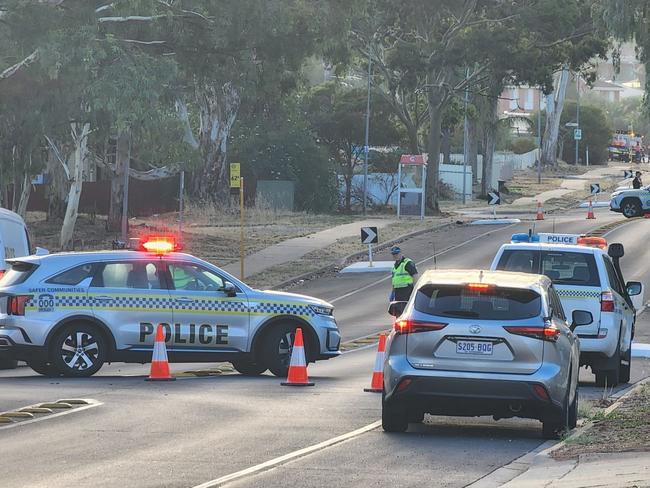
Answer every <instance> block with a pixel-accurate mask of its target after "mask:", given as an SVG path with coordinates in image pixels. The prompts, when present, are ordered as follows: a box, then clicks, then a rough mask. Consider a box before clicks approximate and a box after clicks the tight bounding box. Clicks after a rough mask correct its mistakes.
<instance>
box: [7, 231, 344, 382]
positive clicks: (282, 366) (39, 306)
mask: <svg viewBox="0 0 650 488" xmlns="http://www.w3.org/2000/svg"><path fill="white" fill-rule="evenodd" d="M178 249H179V246H178V245H177V244H176V243H175V242H174V240H173V239H170V238H166V237H151V238H148V239H145V240H143V241H141V242H140V244H139V247H138V250H117V251H106V252H72V253H59V254H51V255H47V256H29V257H25V258H19V259H12V260H9V261H8V262H9V263H10V265H11V269H10V270H9V271H8V272H7V273H6V274H5V275H4V276H3V277H2V279H0V355H4V356H6V357H11V358H14V359H19V360H23V361H26V362H27V364H28V365H29V366H30V367H31V368H32V369H33V370H34V371H36V372H38V373H41V374H45V375H65V376H91V375H92V374H94V373H96V372H97V371H98V370H99V369H100V368H101V366H102V365H103V364H104V363H105V362H113V361H115V362H135V363H146V362H149V361H150V360H151V354H152V350H153V343H154V333H155V328H156V325H157V324H162V326H163V327H164V330H165V334H166V336H165V340H166V342H167V350H168V353H169V360H170V361H172V362H205V361H230V362H232V364H233V365H234V367H235V369H237V371H239V372H240V373H243V374H247V375H257V374H261V373H263V372H264V371H266V370H267V369H269V370H270V371H271V372H272V373H273V374H275V375H278V376H284V375H286V373H287V370H288V365H289V361H290V353H291V347H292V344H293V336H294V333H295V330H296V328H297V327H301V328H302V329H303V333H304V334H305V349H306V355H307V359H308V360H309V361H316V360H320V359H329V358H332V357H335V356H337V355H339V354H340V352H339V343H340V340H341V336H340V334H339V330H338V327H337V325H336V321H335V320H334V317H333V315H332V312H333V307H332V305H330V304H328V303H326V302H324V301H322V300H319V299H316V298H312V297H307V296H302V295H295V294H291V293H281V292H276V291H260V290H256V289H253V288H250V287H249V286H247V285H246V284H244V283H242V282H241V281H239V280H237V279H236V278H234V277H233V276H231V275H229V274H228V273H226V272H224V271H222V270H221V269H219V268H217V267H216V266H214V265H212V264H210V263H207V262H205V261H203V260H201V259H198V258H197V257H195V256H191V255H189V254H183V253H180V252H177V251H178Z"/></svg>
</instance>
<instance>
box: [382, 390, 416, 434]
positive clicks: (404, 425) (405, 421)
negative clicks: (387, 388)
mask: <svg viewBox="0 0 650 488" xmlns="http://www.w3.org/2000/svg"><path fill="white" fill-rule="evenodd" d="M381 427H382V428H383V429H384V431H385V432H406V429H408V427H409V418H408V413H407V411H406V408H404V406H403V405H400V404H399V403H397V402H390V403H389V402H387V401H386V395H385V393H382V394H381Z"/></svg>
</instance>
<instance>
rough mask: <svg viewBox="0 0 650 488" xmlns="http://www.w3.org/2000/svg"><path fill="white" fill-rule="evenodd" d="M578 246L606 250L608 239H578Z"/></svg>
mask: <svg viewBox="0 0 650 488" xmlns="http://www.w3.org/2000/svg"><path fill="white" fill-rule="evenodd" d="M578 245H579V246H589V247H597V248H599V249H605V248H606V247H607V239H605V238H604V237H578Z"/></svg>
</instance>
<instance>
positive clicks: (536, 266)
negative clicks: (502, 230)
mask: <svg viewBox="0 0 650 488" xmlns="http://www.w3.org/2000/svg"><path fill="white" fill-rule="evenodd" d="M605 248H607V241H606V240H605V239H604V238H602V237H586V236H578V235H574V234H542V233H540V234H532V233H529V234H525V233H524V234H514V235H513V236H512V242H511V243H509V244H504V245H503V246H501V249H499V251H498V253H497V255H496V256H495V258H494V261H493V262H492V266H491V269H493V270H504V271H520V272H525V273H535V274H544V275H546V276H548V277H549V278H550V279H551V280H552V282H553V285H554V287H555V289H556V290H557V294H558V296H559V297H560V300H561V302H562V305H563V307H564V310H565V312H566V314H567V316H569V317H570V316H571V314H572V312H573V311H574V310H585V311H588V312H590V313H591V314H592V316H593V321H592V322H591V323H590V324H587V325H581V326H579V327H577V328H576V330H575V333H576V334H577V335H578V337H579V338H580V364H581V365H587V366H590V367H591V370H592V371H593V373H594V374H595V376H596V383H597V384H598V385H601V386H602V385H605V384H607V385H608V386H613V385H616V384H618V383H619V382H623V383H625V382H628V381H629V379H630V366H631V360H632V356H631V351H632V339H633V337H634V323H635V319H636V310H637V309H640V308H641V307H642V306H643V286H642V284H641V283H639V282H636V281H631V282H628V283H627V284H624V283H625V282H624V280H623V275H622V272H621V268H620V265H619V259H620V258H621V257H623V254H624V250H623V245H622V244H618V243H612V244H611V245H610V246H609V251H608V252H606V251H605Z"/></svg>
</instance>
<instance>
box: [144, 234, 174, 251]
mask: <svg viewBox="0 0 650 488" xmlns="http://www.w3.org/2000/svg"><path fill="white" fill-rule="evenodd" d="M181 248H182V246H181V245H180V243H178V242H176V239H175V238H174V237H172V236H155V237H147V238H145V239H143V240H142V242H141V243H140V249H141V250H143V251H148V252H152V253H154V254H166V253H169V252H174V251H180V250H181Z"/></svg>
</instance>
